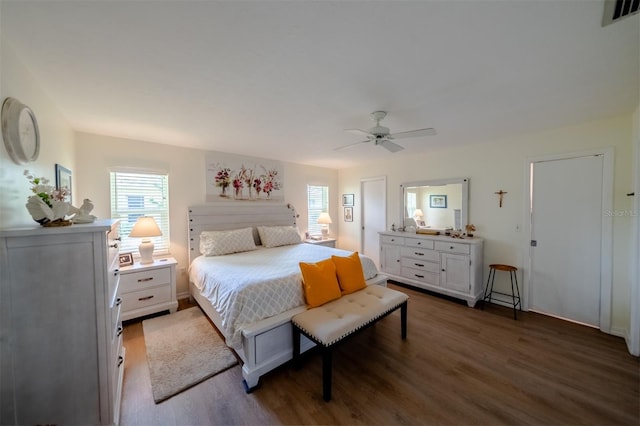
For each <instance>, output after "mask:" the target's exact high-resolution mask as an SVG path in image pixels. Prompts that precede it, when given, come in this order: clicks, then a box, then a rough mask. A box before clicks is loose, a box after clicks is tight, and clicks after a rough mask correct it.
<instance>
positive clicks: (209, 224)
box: [187, 201, 298, 264]
mask: <svg viewBox="0 0 640 426" xmlns="http://www.w3.org/2000/svg"><path fill="white" fill-rule="evenodd" d="M297 216H298V215H297V214H296V211H295V209H294V208H293V206H291V205H290V204H258V203H252V202H251V201H247V202H246V204H245V203H244V202H238V203H234V204H220V203H210V204H201V205H197V206H191V207H189V217H188V220H189V223H188V226H187V229H188V230H189V264H191V261H192V260H193V259H195V258H196V257H198V256H200V233H201V232H202V231H222V230H226V229H238V228H247V227H249V226H252V227H253V238H254V240H255V241H256V244H257V243H259V241H260V238H259V236H258V231H257V229H256V226H258V225H266V226H269V225H270V226H274V225H289V226H295V225H296V218H297Z"/></svg>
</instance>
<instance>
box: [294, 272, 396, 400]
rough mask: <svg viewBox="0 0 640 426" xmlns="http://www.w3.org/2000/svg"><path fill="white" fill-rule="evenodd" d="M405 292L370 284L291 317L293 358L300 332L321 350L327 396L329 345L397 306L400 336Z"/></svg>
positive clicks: (325, 395) (326, 397) (327, 395)
mask: <svg viewBox="0 0 640 426" xmlns="http://www.w3.org/2000/svg"><path fill="white" fill-rule="evenodd" d="M408 298H409V296H407V295H406V294H404V293H401V292H399V291H396V290H392V289H390V288H387V287H383V286H379V285H372V286H367V287H365V288H363V289H361V290H358V291H356V292H354V293H351V294H347V295H345V296H342V297H340V298H339V299H336V300H333V301H331V302H329V303H326V304H324V305H322V306H318V307H315V308H312V309H309V310H307V311H305V312H302V313H299V314H297V315H294V316H293V317H292V318H291V324H292V325H293V326H292V327H291V329H292V330H293V361H294V364H296V365H299V362H300V334H303V335H305V336H306V337H308V338H309V339H311V340H312V341H314V342H315V343H317V344H318V346H319V347H320V348H321V351H322V396H323V398H324V400H325V401H329V400H331V363H332V349H333V347H334V346H335V345H337V344H338V343H340V342H342V341H344V340H345V339H346V338H347V337H349V336H351V335H353V334H354V333H356V332H357V331H360V330H363V329H364V328H366V327H367V326H369V325H372V324H374V323H375V322H376V321H378V320H379V319H381V318H383V317H385V316H387V315H389V314H390V313H391V312H393V311H395V310H396V309H398V308H401V311H400V312H401V314H400V318H401V320H400V321H401V336H402V339H406V337H407V299H408Z"/></svg>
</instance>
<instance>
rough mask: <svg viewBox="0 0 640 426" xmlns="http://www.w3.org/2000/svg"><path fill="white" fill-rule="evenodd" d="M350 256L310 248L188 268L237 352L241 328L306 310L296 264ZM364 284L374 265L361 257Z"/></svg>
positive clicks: (215, 259)
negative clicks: (303, 307) (219, 318)
mask: <svg viewBox="0 0 640 426" xmlns="http://www.w3.org/2000/svg"><path fill="white" fill-rule="evenodd" d="M332 254H333V255H336V256H348V255H350V254H351V252H349V251H345V250H338V249H333V248H330V247H325V246H319V245H314V244H295V245H289V246H282V247H273V248H260V249H259V250H254V251H248V252H243V253H235V254H230V255H226V256H212V257H208V256H199V257H197V258H196V259H194V261H193V262H192V263H191V266H190V267H189V279H190V280H191V282H192V283H193V284H194V285H195V286H196V287H197V288H198V289H199V290H200V292H201V293H202V295H203V296H205V297H206V298H207V299H208V300H209V301H210V302H211V304H212V305H213V307H214V308H215V309H216V310H217V311H218V313H219V314H220V316H221V317H222V326H223V330H221V331H222V333H223V334H224V335H225V337H226V340H227V345H229V346H231V347H232V348H236V349H238V348H239V347H240V345H241V333H242V329H243V327H244V326H247V325H250V324H252V323H254V322H256V321H259V320H261V319H264V318H269V317H271V316H274V315H277V314H279V313H282V312H285V311H288V310H290V309H293V308H296V307H298V306H302V305H304V303H305V302H304V292H303V289H302V276H301V274H300V266H299V265H298V263H299V262H317V261H320V260H323V259H327V258H329V257H331V255H332ZM360 260H361V262H362V268H363V270H364V277H365V279H370V278H373V277H374V276H376V275H377V273H378V269H377V268H376V266H375V264H374V263H373V261H372V260H371V259H370V258H368V257H366V256H363V255H360Z"/></svg>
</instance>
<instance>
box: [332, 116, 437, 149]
mask: <svg viewBox="0 0 640 426" xmlns="http://www.w3.org/2000/svg"><path fill="white" fill-rule="evenodd" d="M370 116H371V119H372V120H373V121H375V123H376V125H375V126H373V127H372V128H370V129H369V130H366V131H365V130H360V129H347V130H345V131H346V132H349V133H352V134H354V135H359V136H365V137H366V138H367V140H365V141H361V142H356V143H352V144H349V145H344V146H341V147H338V148H336V149H335V151H340V150H342V149H345V148H350V147H353V146H356V145H360V144H363V143H369V142H373V144H374V145H378V146H381V147H383V148H385V149H386V150H387V151H389V152H392V153H393V152H398V151H402V150H403V149H404V147H402V146H400V145H398V144H397V143H394V142H392V140H394V139H404V138H417V137H422V136H434V135H436V134H437V132H436V130H435V129H434V128H431V127H429V128H426V129H418V130H410V131H408V132H400V133H391V131H390V130H389V128H388V127H384V126H381V125H380V121H382V119H384V118H385V117H386V116H387V112H386V111H374V112H372V113H371V114H370Z"/></svg>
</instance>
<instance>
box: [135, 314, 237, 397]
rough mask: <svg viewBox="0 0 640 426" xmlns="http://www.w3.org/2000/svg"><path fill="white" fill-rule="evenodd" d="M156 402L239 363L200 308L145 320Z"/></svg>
mask: <svg viewBox="0 0 640 426" xmlns="http://www.w3.org/2000/svg"><path fill="white" fill-rule="evenodd" d="M142 329H143V331H144V343H145V346H146V347H147V361H148V362H149V373H150V375H151V389H152V391H153V399H154V401H155V402H156V404H157V403H159V402H162V401H164V400H165V399H168V398H170V397H172V396H173V395H175V394H177V393H179V392H182V391H183V390H185V389H188V388H190V387H191V386H193V385H195V384H198V383H200V382H202V381H203V380H205V379H208V378H209V377H211V376H214V375H216V374H218V373H220V372H222V371H224V370H226V369H228V368H229V367H232V366H234V365H236V364H237V363H238V361H237V360H236V358H235V356H234V355H233V353H232V352H231V350H230V349H229V348H228V347H227V346H226V345H225V343H224V341H223V340H222V339H221V338H220V336H219V335H218V333H216V331H215V330H214V328H213V325H211V323H210V322H209V320H207V318H206V317H205V315H204V314H203V313H202V311H201V310H200V308H198V307H194V308H189V309H185V310H182V311H178V312H176V313H174V314H170V315H163V316H161V317H156V318H151V319H148V320H144V321H142Z"/></svg>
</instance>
